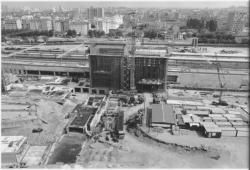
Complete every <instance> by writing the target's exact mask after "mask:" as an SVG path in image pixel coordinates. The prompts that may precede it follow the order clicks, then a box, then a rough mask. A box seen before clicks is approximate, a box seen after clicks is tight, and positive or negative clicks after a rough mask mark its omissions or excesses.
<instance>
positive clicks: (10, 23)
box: [2, 19, 22, 30]
mask: <svg viewBox="0 0 250 170" xmlns="http://www.w3.org/2000/svg"><path fill="white" fill-rule="evenodd" d="M2 28H3V29H5V30H19V29H22V22H21V20H20V19H7V20H5V21H4V25H2Z"/></svg>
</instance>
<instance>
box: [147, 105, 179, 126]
mask: <svg viewBox="0 0 250 170" xmlns="http://www.w3.org/2000/svg"><path fill="white" fill-rule="evenodd" d="M147 114H148V115H147V119H148V121H147V122H148V126H160V127H170V128H172V126H173V125H176V124H177V120H176V116H175V113H174V110H173V106H172V105H168V104H165V103H160V104H152V105H151V107H150V108H148V113H147Z"/></svg>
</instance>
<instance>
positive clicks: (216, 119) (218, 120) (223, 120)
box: [212, 117, 228, 122]
mask: <svg viewBox="0 0 250 170" xmlns="http://www.w3.org/2000/svg"><path fill="white" fill-rule="evenodd" d="M212 120H213V122H227V121H228V120H227V118H225V117H212Z"/></svg>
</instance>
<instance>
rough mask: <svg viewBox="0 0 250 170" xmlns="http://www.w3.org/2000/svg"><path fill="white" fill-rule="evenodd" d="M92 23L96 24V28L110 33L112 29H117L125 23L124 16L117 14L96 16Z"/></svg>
mask: <svg viewBox="0 0 250 170" xmlns="http://www.w3.org/2000/svg"><path fill="white" fill-rule="evenodd" d="M92 23H93V24H94V25H95V26H96V28H95V29H97V30H100V31H104V32H105V33H106V34H108V33H109V30H110V29H117V28H119V26H120V25H121V24H123V16H121V15H115V16H113V17H105V18H95V19H94V20H93V22H92Z"/></svg>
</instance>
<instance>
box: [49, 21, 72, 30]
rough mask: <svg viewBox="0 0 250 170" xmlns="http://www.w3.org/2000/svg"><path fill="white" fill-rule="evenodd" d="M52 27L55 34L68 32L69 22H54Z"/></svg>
mask: <svg viewBox="0 0 250 170" xmlns="http://www.w3.org/2000/svg"><path fill="white" fill-rule="evenodd" d="M53 26H54V28H53V29H54V31H55V32H60V33H63V32H66V31H68V30H69V20H56V21H55V22H54V24H53Z"/></svg>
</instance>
